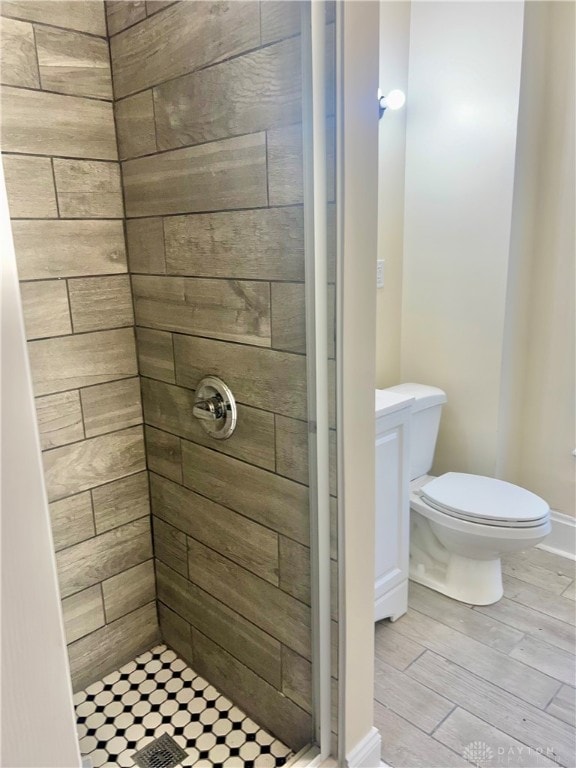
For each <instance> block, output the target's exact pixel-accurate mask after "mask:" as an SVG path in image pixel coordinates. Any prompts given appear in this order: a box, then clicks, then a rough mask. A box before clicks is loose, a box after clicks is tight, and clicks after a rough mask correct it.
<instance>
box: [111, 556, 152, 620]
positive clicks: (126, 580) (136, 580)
mask: <svg viewBox="0 0 576 768" xmlns="http://www.w3.org/2000/svg"><path fill="white" fill-rule="evenodd" d="M102 594H103V596H104V610H105V611H106V621H107V622H111V621H115V620H116V619H119V618H120V617H121V616H125V615H126V614H127V613H130V611H135V610H136V608H140V607H141V606H143V605H146V604H147V603H150V602H152V601H154V600H155V599H156V582H155V577H154V561H153V560H146V561H145V562H143V563H140V564H139V565H135V566H134V567H133V568H128V569H127V570H125V571H122V572H121V573H118V574H116V576H112V577H111V578H110V579H106V581H103V582H102Z"/></svg>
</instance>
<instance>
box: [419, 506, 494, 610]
mask: <svg viewBox="0 0 576 768" xmlns="http://www.w3.org/2000/svg"><path fill="white" fill-rule="evenodd" d="M411 522H412V525H411V531H410V537H411V538H410V571H409V577H410V579H411V580H412V581H416V582H418V584H423V585H424V586H425V587H429V588H430V589H434V590H435V591H436V592H440V593H442V594H443V595H447V596H448V597H451V598H453V599H454V600H459V601H460V602H462V603H468V604H470V605H491V604H492V603H496V602H498V600H500V598H501V597H502V595H503V588H502V564H501V562H500V558H494V559H492V560H475V559H473V558H471V557H464V556H463V555H457V554H455V553H454V552H450V551H449V550H447V549H446V547H445V546H444V545H443V544H442V542H441V541H440V540H439V539H438V538H437V536H436V535H435V534H434V531H433V530H432V526H431V525H430V523H429V521H428V520H426V519H425V518H424V517H422V516H421V515H418V514H414V513H412V516H411Z"/></svg>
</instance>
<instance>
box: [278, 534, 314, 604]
mask: <svg viewBox="0 0 576 768" xmlns="http://www.w3.org/2000/svg"><path fill="white" fill-rule="evenodd" d="M279 543H280V546H279V561H280V589H283V590H284V592H287V593H288V594H289V595H292V597H295V598H296V599H297V600H301V601H302V602H303V603H306V605H310V550H309V549H308V547H305V546H304V545H303V544H299V543H298V542H297V541H293V540H292V539H287V538H286V537H285V536H280V542H279Z"/></svg>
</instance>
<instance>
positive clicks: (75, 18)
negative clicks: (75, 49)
mask: <svg viewBox="0 0 576 768" xmlns="http://www.w3.org/2000/svg"><path fill="white" fill-rule="evenodd" d="M0 13H1V14H2V15H3V16H12V17H15V18H19V19H26V20H27V21H39V22H42V23H44V24H52V25H54V26H56V27H65V28H67V29H76V30H78V31H80V32H90V33H91V34H93V35H100V36H101V37H106V19H105V18H104V4H103V3H102V2H101V0H85V1H84V2H82V3H79V2H77V0H3V2H2V6H1V8H0Z"/></svg>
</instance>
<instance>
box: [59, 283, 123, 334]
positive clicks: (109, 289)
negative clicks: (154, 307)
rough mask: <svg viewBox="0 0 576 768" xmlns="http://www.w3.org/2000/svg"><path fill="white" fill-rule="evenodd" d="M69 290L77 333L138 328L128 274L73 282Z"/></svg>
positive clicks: (69, 284)
mask: <svg viewBox="0 0 576 768" xmlns="http://www.w3.org/2000/svg"><path fill="white" fill-rule="evenodd" d="M68 290H69V293H70V309H71V312H72V322H73V324H74V331H75V332H76V333H82V332H85V331H100V330H105V329H106V328H120V327H123V326H133V325H134V311H133V307H132V294H131V291H130V278H129V277H128V275H118V276H115V277H87V278H82V279H74V280H69V281H68Z"/></svg>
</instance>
